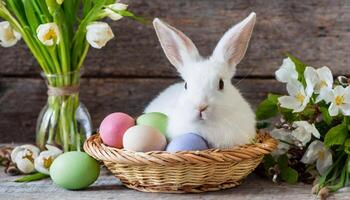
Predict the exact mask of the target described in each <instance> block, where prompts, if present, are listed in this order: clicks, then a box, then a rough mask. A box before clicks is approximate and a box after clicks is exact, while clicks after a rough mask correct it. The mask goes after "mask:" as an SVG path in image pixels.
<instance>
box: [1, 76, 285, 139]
mask: <svg viewBox="0 0 350 200" xmlns="http://www.w3.org/2000/svg"><path fill="white" fill-rule="evenodd" d="M176 81H178V80H177V79H145V78H143V79H141V78H140V79H111V78H107V79H101V78H90V79H83V80H82V84H81V93H80V94H81V101H82V102H83V103H84V104H85V105H86V106H87V108H88V110H89V111H90V113H91V116H92V118H93V122H94V126H95V127H97V126H98V124H99V123H100V122H101V120H102V119H103V117H105V116H106V115H107V114H109V113H111V112H116V111H120V112H125V113H130V114H131V115H133V116H137V115H139V114H140V113H141V112H142V110H143V108H144V107H145V106H146V105H147V103H148V102H149V101H150V100H151V99H153V98H154V97H155V96H156V95H157V94H158V93H159V92H160V91H161V90H162V89H164V88H165V87H167V86H168V85H170V84H171V83H174V82H176ZM233 82H234V83H235V84H236V85H237V87H238V88H240V90H241V92H242V93H243V95H244V96H245V97H246V98H247V99H248V101H249V102H250V103H252V105H256V104H257V103H258V102H259V101H261V100H262V99H263V98H264V97H265V96H266V93H267V92H268V91H271V92H282V91H283V90H284V86H283V85H282V84H280V83H277V82H276V81H273V80H264V79H245V80H243V81H239V80H237V79H235V80H234V81H233ZM45 101H46V87H45V84H44V83H43V81H41V80H40V79H33V78H25V79H18V78H3V79H1V80H0V119H1V120H0V127H1V129H0V142H26V141H33V140H34V136H35V134H34V131H35V123H36V118H37V116H38V114H39V112H40V109H41V108H42V107H43V106H44V104H45Z"/></svg>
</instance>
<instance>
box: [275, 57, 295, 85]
mask: <svg viewBox="0 0 350 200" xmlns="http://www.w3.org/2000/svg"><path fill="white" fill-rule="evenodd" d="M275 75H276V79H277V80H278V81H280V82H282V83H288V82H290V81H291V80H297V79H298V72H297V71H296V68H295V64H294V62H293V61H292V60H291V59H290V58H285V59H283V63H282V65H281V66H280V68H279V69H278V70H277V71H276V72H275Z"/></svg>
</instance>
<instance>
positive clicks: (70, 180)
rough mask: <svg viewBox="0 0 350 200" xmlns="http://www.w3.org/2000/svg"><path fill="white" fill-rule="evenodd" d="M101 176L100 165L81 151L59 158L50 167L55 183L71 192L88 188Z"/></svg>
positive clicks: (68, 153) (65, 154)
mask: <svg viewBox="0 0 350 200" xmlns="http://www.w3.org/2000/svg"><path fill="white" fill-rule="evenodd" d="M99 175H100V165H99V163H98V162H97V161H96V160H95V159H93V158H92V157H90V156H89V155H88V154H86V153H84V152H79V151H71V152H67V153H64V154H62V155H60V156H58V157H57V158H56V159H55V160H54V161H53V163H52V165H51V166H50V176H51V179H52V180H53V182H54V183H56V184H57V185H59V186H61V187H63V188H66V189H69V190H78V189H83V188H86V187H88V186H89V185H91V184H93V183H94V182H95V181H96V179H97V178H98V176H99Z"/></svg>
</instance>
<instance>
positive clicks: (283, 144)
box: [270, 128, 294, 157]
mask: <svg viewBox="0 0 350 200" xmlns="http://www.w3.org/2000/svg"><path fill="white" fill-rule="evenodd" d="M291 133H292V132H291V131H290V130H287V129H284V128H281V129H276V128H275V129H273V130H272V131H271V132H270V135H271V136H272V137H273V138H275V139H277V141H278V145H277V148H276V149H275V150H274V151H273V152H271V155H272V156H273V157H276V156H279V155H283V154H285V153H287V151H288V150H289V149H290V147H291V146H290V144H294V141H293V139H294V138H292V134H291Z"/></svg>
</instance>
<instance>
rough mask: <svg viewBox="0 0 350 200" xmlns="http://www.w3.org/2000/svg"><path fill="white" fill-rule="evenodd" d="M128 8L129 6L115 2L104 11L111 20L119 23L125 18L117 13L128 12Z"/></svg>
mask: <svg viewBox="0 0 350 200" xmlns="http://www.w3.org/2000/svg"><path fill="white" fill-rule="evenodd" d="M127 8H128V5H126V4H123V3H118V2H115V3H114V4H111V5H108V6H107V8H106V9H105V10H104V11H105V12H106V13H107V14H108V17H109V18H111V19H112V20H114V21H117V20H120V19H121V18H123V16H121V15H120V14H118V13H117V12H116V11H121V10H126V9H127Z"/></svg>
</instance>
